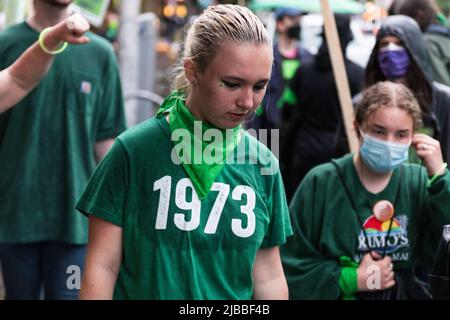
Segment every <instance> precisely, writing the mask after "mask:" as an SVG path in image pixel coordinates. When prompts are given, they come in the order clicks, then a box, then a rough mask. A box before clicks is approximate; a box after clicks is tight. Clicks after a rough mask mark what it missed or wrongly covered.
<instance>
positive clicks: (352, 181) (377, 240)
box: [281, 155, 450, 299]
mask: <svg viewBox="0 0 450 320" xmlns="http://www.w3.org/2000/svg"><path fill="white" fill-rule="evenodd" d="M352 157H353V155H347V156H344V157H343V158H340V159H338V160H336V163H337V164H338V166H339V167H340V170H341V172H342V175H343V177H344V179H345V183H346V185H347V187H348V189H349V190H350V192H351V194H352V198H353V200H354V202H355V206H356V208H357V211H358V212H357V214H358V215H359V216H360V218H361V220H362V222H363V226H364V229H365V231H366V232H367V236H368V239H369V241H368V242H369V246H370V247H371V248H373V249H375V251H378V252H382V251H383V249H384V244H385V242H384V241H386V237H387V230H388V225H389V221H388V222H385V223H384V224H380V223H379V222H378V221H377V220H376V219H375V218H374V216H373V213H372V206H373V204H375V203H376V202H377V201H378V200H388V201H390V202H391V203H392V204H393V205H394V210H395V219H394V221H393V224H392V228H391V232H390V234H389V238H387V242H386V243H387V246H386V254H387V255H389V256H390V257H391V258H392V261H393V262H394V266H395V270H401V269H407V268H410V267H412V266H413V265H414V264H415V263H416V260H415V254H419V255H422V256H423V254H421V253H420V252H418V250H427V251H428V254H429V256H432V253H433V252H434V250H435V249H436V247H437V243H427V244H426V245H425V246H422V244H421V243H417V244H416V243H415V242H416V239H417V238H418V235H421V237H420V238H422V237H423V235H427V234H435V235H436V234H438V235H440V234H441V233H442V226H443V225H445V224H449V223H450V211H449V210H448V208H450V173H449V172H448V171H447V172H446V174H445V175H444V176H442V177H440V178H438V180H436V182H435V183H434V184H433V185H432V186H431V187H429V188H426V185H427V176H426V171H425V169H424V168H422V170H420V167H419V166H418V165H416V164H403V165H402V167H401V170H400V168H399V169H396V170H395V171H394V172H393V175H392V178H391V180H390V182H389V184H388V185H387V187H386V188H385V189H384V190H383V191H382V192H380V193H378V194H372V193H370V192H368V191H367V190H366V189H365V188H364V186H363V185H362V183H361V181H360V180H359V177H358V174H357V172H356V169H355V167H354V165H353V161H352ZM400 171H402V172H401V173H400ZM398 188H400V189H399V190H398ZM397 190H398V192H399V193H398V197H397V200H396V201H394V199H395V198H396V196H395V195H396V193H397ZM289 209H290V215H291V221H292V227H293V229H294V236H293V237H291V238H289V239H288V241H287V243H286V245H284V246H282V247H281V254H282V261H283V266H284V270H285V274H286V278H287V281H288V285H289V294H290V297H291V298H294V299H338V298H339V297H340V295H341V292H340V289H339V285H338V281H339V276H340V273H341V266H340V264H339V257H341V256H347V257H350V258H352V259H354V260H355V261H357V262H359V261H360V260H361V258H362V256H363V255H364V254H366V253H367V252H368V251H367V241H366V238H365V236H364V234H363V232H362V227H361V225H360V223H359V221H358V218H357V216H356V213H355V211H354V210H353V209H352V205H351V202H350V200H349V197H348V196H347V193H346V192H345V190H344V187H343V186H342V182H341V180H340V179H339V177H338V175H337V172H336V169H335V167H334V166H333V165H332V164H331V163H327V164H324V165H320V166H318V167H316V168H314V169H313V170H311V171H310V173H308V175H307V176H306V177H305V179H304V180H303V181H302V183H301V184H300V187H299V189H298V190H297V192H296V193H295V195H294V198H293V200H292V202H291V204H290V208H289ZM419 231H420V232H421V233H419ZM438 239H439V237H438Z"/></svg>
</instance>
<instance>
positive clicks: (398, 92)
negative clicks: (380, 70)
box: [355, 81, 422, 134]
mask: <svg viewBox="0 0 450 320" xmlns="http://www.w3.org/2000/svg"><path fill="white" fill-rule="evenodd" d="M362 95H363V96H362V99H361V101H360V102H359V103H358V104H357V106H356V115H355V120H356V123H357V124H358V126H359V127H361V126H362V125H363V123H364V121H366V120H367V118H368V117H369V116H370V115H371V114H373V113H374V112H375V111H376V110H378V109H380V108H382V107H390V108H399V109H402V110H405V111H406V112H408V114H409V115H410V116H411V118H412V119H413V129H414V130H417V129H418V128H420V127H421V126H422V111H421V110H420V107H419V103H418V102H417V100H416V98H415V97H414V94H413V93H412V91H411V90H409V89H408V88H407V87H406V86H405V85H403V84H400V83H394V82H389V81H382V82H377V83H376V84H374V85H372V86H370V87H369V88H367V89H366V90H364V92H363V94H362ZM358 134H359V133H358Z"/></svg>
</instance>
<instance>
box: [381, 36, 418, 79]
mask: <svg viewBox="0 0 450 320" xmlns="http://www.w3.org/2000/svg"><path fill="white" fill-rule="evenodd" d="M378 65H379V66H380V69H381V72H382V73H383V74H384V76H385V77H386V78H388V79H396V78H401V77H404V76H405V75H406V74H407V73H408V69H409V65H410V61H409V55H408V52H407V51H406V49H405V48H403V47H400V46H398V45H395V44H393V43H391V44H389V45H388V46H387V47H385V48H382V49H380V51H379V52H378Z"/></svg>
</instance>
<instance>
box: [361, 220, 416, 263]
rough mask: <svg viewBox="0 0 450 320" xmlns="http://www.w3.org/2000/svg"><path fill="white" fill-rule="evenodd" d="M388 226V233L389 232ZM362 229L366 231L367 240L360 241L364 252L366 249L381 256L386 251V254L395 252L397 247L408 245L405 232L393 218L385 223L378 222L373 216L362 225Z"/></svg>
mask: <svg viewBox="0 0 450 320" xmlns="http://www.w3.org/2000/svg"><path fill="white" fill-rule="evenodd" d="M389 226H390V231H389ZM363 228H364V229H365V231H366V234H367V239H364V238H365V237H364V235H362V239H361V240H363V242H364V245H363V247H362V248H360V249H363V250H364V251H366V250H367V249H368V247H370V248H372V249H373V250H374V251H376V252H378V253H380V254H383V251H384V250H385V249H386V253H391V252H394V251H396V250H397V249H398V248H399V247H403V246H405V245H407V244H408V238H407V237H406V234H405V230H403V228H402V226H401V224H400V222H399V221H398V220H397V219H396V218H394V219H392V225H391V219H390V218H389V219H388V220H386V221H380V220H379V219H378V218H376V217H375V215H372V216H370V217H369V218H368V219H367V220H366V221H365V222H364V224H363Z"/></svg>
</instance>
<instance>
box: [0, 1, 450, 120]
mask: <svg viewBox="0 0 450 320" xmlns="http://www.w3.org/2000/svg"><path fill="white" fill-rule="evenodd" d="M329 1H330V5H331V7H332V9H333V11H334V12H338V13H349V14H351V15H352V22H351V29H352V32H353V38H354V39H353V41H352V42H351V43H350V45H349V46H348V48H347V52H346V54H347V57H348V58H349V59H350V60H352V61H354V62H356V63H357V64H359V65H361V66H362V67H364V66H365V64H366V63H367V60H368V57H369V54H370V52H371V50H372V47H373V45H374V32H375V31H376V29H377V26H378V25H379V22H380V19H382V18H383V17H385V16H386V8H388V7H389V5H390V3H391V2H392V0H373V1H365V0H359V1H357V0H329ZM438 2H439V4H440V6H441V9H442V10H443V12H444V14H445V15H446V16H448V14H449V6H450V1H449V0H439V1H438ZM218 3H232V4H240V5H243V6H248V7H249V8H251V9H252V10H253V11H254V12H255V13H256V14H257V15H258V16H259V17H260V18H261V20H262V21H263V23H264V24H265V25H266V27H267V29H268V31H269V32H270V34H272V35H273V36H274V35H275V31H274V29H275V18H274V14H273V12H274V11H275V10H276V9H277V8H279V7H281V6H293V7H297V8H299V9H300V10H302V11H303V12H304V16H303V17H302V19H301V43H302V45H303V46H304V47H305V48H306V49H308V50H309V51H310V52H311V53H313V54H314V53H316V52H317V49H318V48H319V46H320V43H321V41H322V38H321V36H320V32H321V28H322V24H323V19H322V16H321V14H320V1H319V0H284V1H278V0H234V1H232V0H230V1H216V0H127V1H124V0H122V1H120V0H74V4H76V5H78V6H79V7H78V9H73V10H78V11H80V10H81V13H83V14H84V15H85V16H86V17H87V18H88V19H89V21H90V22H91V24H92V30H93V31H94V32H96V33H97V34H99V35H101V36H103V37H105V38H106V39H107V40H108V41H110V42H111V43H112V44H113V46H114V48H115V50H116V53H117V57H118V60H119V63H120V68H121V74H122V82H123V89H124V94H125V100H126V109H127V119H128V120H127V121H128V124H129V125H130V126H133V125H136V124H137V123H139V122H141V121H143V120H145V119H147V118H148V117H150V116H152V115H153V114H154V112H155V109H156V108H157V106H158V103H159V102H160V101H161V100H162V97H164V96H165V95H167V94H168V93H169V92H170V85H169V84H170V79H171V70H172V68H173V67H174V65H175V64H176V62H177V58H178V56H179V52H180V50H181V49H182V43H183V37H184V32H185V29H186V26H187V25H189V23H190V21H192V19H195V17H196V16H197V15H198V14H199V13H201V12H202V10H203V9H204V8H206V7H207V6H209V5H214V4H218ZM80 8H81V9H80ZM31 10H33V8H32V0H0V30H2V29H4V28H6V27H7V26H9V25H11V24H14V23H18V22H21V21H23V19H24V18H25V17H26V14H27V13H29V12H31ZM92 13H93V14H92Z"/></svg>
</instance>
